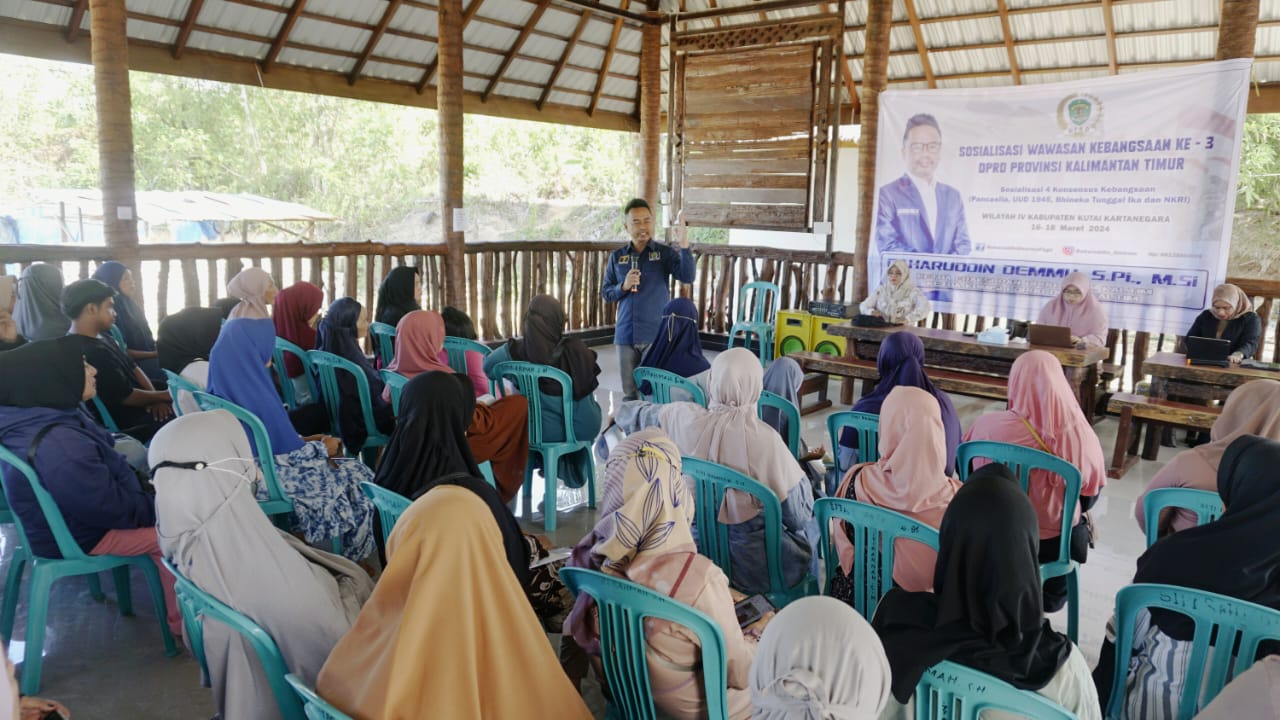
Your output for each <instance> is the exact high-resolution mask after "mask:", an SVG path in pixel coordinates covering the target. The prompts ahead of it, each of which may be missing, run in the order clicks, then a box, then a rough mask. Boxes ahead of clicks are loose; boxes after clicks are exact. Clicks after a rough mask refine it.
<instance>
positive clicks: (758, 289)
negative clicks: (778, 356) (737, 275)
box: [729, 280, 782, 365]
mask: <svg viewBox="0 0 1280 720" xmlns="http://www.w3.org/2000/svg"><path fill="white" fill-rule="evenodd" d="M748 293H754V295H753V298H752V300H753V301H752V302H750V303H748V302H747V294H748ZM781 297H782V290H781V289H779V288H778V286H777V285H775V284H773V283H771V282H764V281H762V280H757V281H756V282H749V283H747V284H746V285H743V286H742V289H740V290H739V291H738V317H737V319H736V320H734V323H733V327H731V328H730V329H729V347H734V345H735V344H737V341H738V333H742V345H743V347H745V348H747V349H748V350H750V349H751V338H752V337H753V336H754V337H755V339H756V342H757V343H759V348H758V350H759V355H760V364H761V365H768V364H769V361H770V360H773V334H774V329H773V323H774V318H775V316H776V315H777V314H778V301H779V299H780V298H781Z"/></svg>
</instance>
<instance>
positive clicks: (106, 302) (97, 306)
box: [62, 280, 173, 443]
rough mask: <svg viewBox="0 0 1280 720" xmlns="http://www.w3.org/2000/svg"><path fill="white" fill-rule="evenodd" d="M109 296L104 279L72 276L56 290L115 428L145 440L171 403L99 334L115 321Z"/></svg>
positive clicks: (111, 292) (111, 293)
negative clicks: (73, 278) (95, 378)
mask: <svg viewBox="0 0 1280 720" xmlns="http://www.w3.org/2000/svg"><path fill="white" fill-rule="evenodd" d="M114 296H115V291H114V290H112V289H111V288H110V286H108V285H106V284H105V283H102V282H99V281H97V280H77V281H76V282H73V283H71V284H70V285H68V286H67V288H66V290H64V291H63V292H62V309H63V312H64V313H66V316H67V317H68V318H71V320H72V323H71V337H74V338H75V339H76V340H77V342H78V343H79V345H80V351H81V353H82V354H83V355H84V358H85V360H86V361H88V363H89V364H90V365H92V366H93V367H94V369H95V370H97V371H98V397H99V398H101V400H102V404H103V405H105V406H106V408H107V412H108V413H109V414H110V415H111V418H112V419H113V420H115V422H116V425H117V426H118V427H119V428H120V431H121V432H123V433H125V434H126V435H129V436H131V437H133V438H136V439H137V440H139V441H140V442H143V443H145V442H147V441H148V440H150V439H151V436H152V435H154V434H155V432H156V430H158V429H159V428H160V425H162V424H163V423H164V422H165V421H166V420H168V419H169V418H171V417H173V405H172V403H171V399H170V397H169V393H167V392H165V391H163V390H156V389H155V386H154V385H152V384H151V380H150V379H149V378H148V377H147V375H146V373H144V372H142V369H141V368H139V367H138V365H137V364H136V363H134V362H133V360H130V359H129V356H128V355H125V353H124V351H123V350H121V349H120V346H119V345H117V344H116V343H115V341H114V340H111V339H106V338H104V337H103V335H104V333H107V332H109V331H110V330H111V326H112V325H113V324H115V318H116V314H115V310H114V306H115V298H114ZM101 419H102V420H103V422H105V418H101Z"/></svg>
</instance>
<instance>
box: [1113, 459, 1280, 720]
mask: <svg viewBox="0 0 1280 720" xmlns="http://www.w3.org/2000/svg"><path fill="white" fill-rule="evenodd" d="M1277 467H1280V442H1276V441H1274V440H1267V439H1265V438H1260V437H1255V436H1252V435H1242V436H1240V437H1238V438H1236V439H1235V440H1234V441H1233V442H1232V443H1231V444H1230V445H1229V446H1227V449H1226V451H1225V452H1224V453H1223V454H1222V462H1221V463H1219V465H1218V494H1219V495H1221V496H1222V504H1223V506H1224V507H1225V508H1226V510H1225V511H1224V512H1223V514H1222V517H1220V518H1218V519H1217V520H1215V521H1213V522H1211V523H1209V524H1207V525H1201V526H1200V527H1194V528H1188V529H1186V530H1182V531H1180V532H1176V533H1174V534H1172V535H1170V536H1168V537H1166V538H1163V539H1161V540H1160V541H1158V542H1157V543H1156V544H1155V545H1152V546H1151V547H1149V548H1147V551H1146V552H1145V553H1143V554H1142V555H1141V557H1139V558H1138V571H1137V572H1136V573H1135V574H1134V576H1133V581H1134V582H1135V583H1158V584H1163V585H1177V586H1179V587H1188V588H1194V589H1196V590H1205V591H1208V592H1212V593H1217V594H1219V595H1226V596H1227V597H1232V598H1236V599H1239V600H1246V601H1248V602H1251V603H1256V604H1258V605H1263V606H1265V607H1269V608H1272V609H1274V610H1280V581H1278V578H1280V534H1278V533H1276V518H1277V517H1280V485H1277V484H1276V481H1275V475H1276V468H1277ZM1194 632H1195V625H1194V623H1193V622H1192V621H1191V619H1190V618H1188V617H1186V616H1185V615H1180V614H1178V613H1175V612H1171V611H1168V610H1159V609H1157V610H1151V611H1145V610H1144V611H1139V613H1138V617H1137V620H1136V622H1135V624H1134V634H1133V651H1134V652H1133V656H1132V657H1131V658H1130V660H1129V663H1128V673H1127V675H1126V680H1125V686H1124V687H1123V688H1114V687H1112V686H1111V680H1112V673H1113V672H1114V670H1115V638H1116V628H1115V618H1114V617H1113V618H1112V620H1111V622H1109V623H1108V624H1107V639H1106V642H1104V643H1103V646H1102V650H1100V651H1099V653H1098V666H1097V667H1096V668H1094V671H1093V678H1094V682H1095V683H1097V687H1098V697H1099V699H1100V700H1101V701H1102V704H1103V706H1104V707H1105V706H1106V705H1107V703H1108V702H1109V701H1110V699H1111V693H1113V692H1123V693H1125V698H1124V701H1123V702H1122V703H1121V704H1120V719H1121V720H1125V719H1126V718H1129V719H1132V720H1138V719H1139V718H1141V720H1173V718H1175V717H1176V714H1175V709H1176V708H1177V705H1178V702H1179V699H1180V698H1181V697H1182V689H1183V683H1184V681H1185V677H1184V673H1185V668H1186V666H1187V663H1188V661H1189V658H1190V653H1191V647H1192V642H1191V641H1192V638H1193V636H1194ZM1267 645H1274V643H1267V644H1266V645H1264V647H1266V646H1267ZM1272 652H1274V650H1273V651H1272ZM1253 660H1254V658H1240V659H1239V660H1237V662H1252V661H1253Z"/></svg>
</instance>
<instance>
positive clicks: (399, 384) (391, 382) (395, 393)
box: [378, 369, 409, 416]
mask: <svg viewBox="0 0 1280 720" xmlns="http://www.w3.org/2000/svg"><path fill="white" fill-rule="evenodd" d="M378 374H379V375H381V376H382V382H384V383H386V385H387V387H388V388H390V389H391V411H392V412H394V413H395V414H396V415H397V416H398V415H399V414H400V393H402V392H404V386H405V384H406V383H408V382H409V378H407V377H405V376H403V375H401V374H400V373H398V372H395V371H394V370H386V369H383V370H379V371H378Z"/></svg>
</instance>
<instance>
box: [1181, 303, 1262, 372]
mask: <svg viewBox="0 0 1280 720" xmlns="http://www.w3.org/2000/svg"><path fill="white" fill-rule="evenodd" d="M1187 337H1204V338H1218V339H1220V340H1228V341H1230V342H1231V354H1230V355H1228V356H1227V359H1228V360H1230V361H1231V362H1233V363H1238V362H1240V361H1241V360H1243V359H1245V358H1251V357H1253V354H1254V353H1255V352H1257V351H1258V342H1259V339H1260V338H1261V337H1262V320H1261V319H1259V318H1258V314H1257V313H1255V312H1254V311H1253V303H1252V302H1250V301H1249V296H1248V295H1247V294H1246V293H1245V291H1243V290H1241V289H1240V288H1238V287H1236V286H1235V285H1232V284H1230V283H1226V284H1223V285H1219V286H1218V287H1216V288H1214V289H1213V303H1212V304H1211V305H1210V306H1209V309H1207V310H1204V311H1203V312H1201V313H1200V314H1199V315H1197V316H1196V319H1195V322H1193V323H1191V328H1190V329H1189V330H1187Z"/></svg>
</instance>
